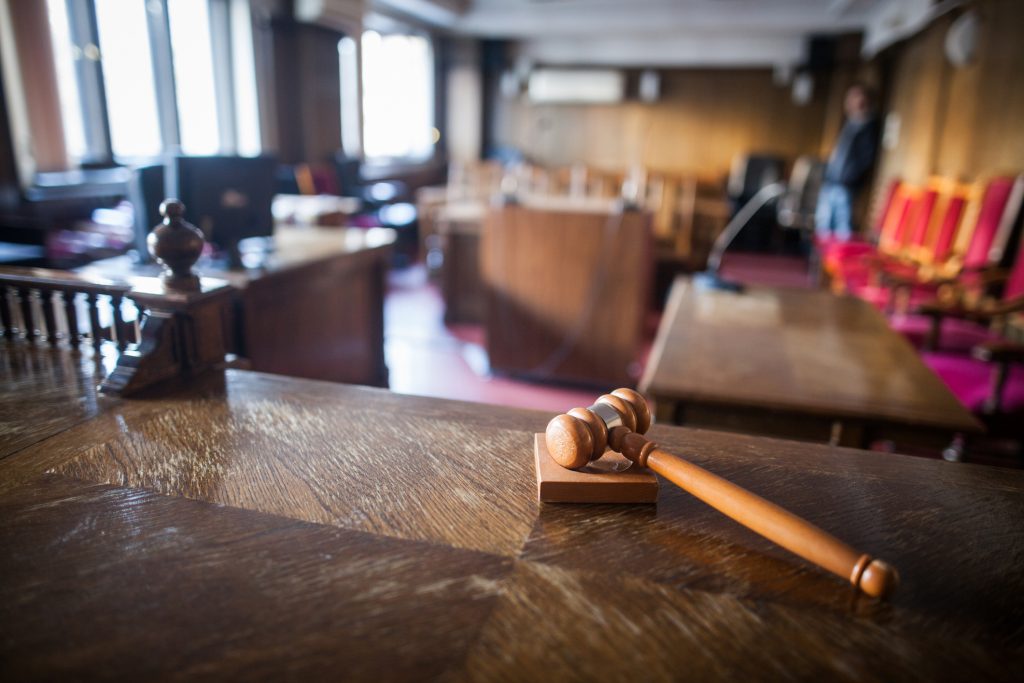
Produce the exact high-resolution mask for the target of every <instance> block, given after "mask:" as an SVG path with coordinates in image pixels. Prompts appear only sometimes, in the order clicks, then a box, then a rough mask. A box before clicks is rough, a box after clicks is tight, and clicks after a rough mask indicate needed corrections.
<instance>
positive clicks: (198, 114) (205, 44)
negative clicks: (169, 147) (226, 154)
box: [167, 0, 220, 155]
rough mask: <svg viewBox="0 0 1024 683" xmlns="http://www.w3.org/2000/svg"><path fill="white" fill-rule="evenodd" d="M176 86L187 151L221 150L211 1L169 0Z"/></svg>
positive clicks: (179, 120)
mask: <svg viewBox="0 0 1024 683" xmlns="http://www.w3.org/2000/svg"><path fill="white" fill-rule="evenodd" d="M167 15H168V19H169V23H170V29H171V55H172V58H173V60H174V87H175V91H176V95H177V101H178V102H177V103H178V127H179V133H180V136H181V150H182V151H183V152H184V153H185V154H195V155H204V154H216V153H217V152H218V151H220V129H219V127H218V125H217V93H216V88H215V85H214V81H213V78H214V77H213V48H212V47H211V43H210V7H209V2H208V0H168V2H167Z"/></svg>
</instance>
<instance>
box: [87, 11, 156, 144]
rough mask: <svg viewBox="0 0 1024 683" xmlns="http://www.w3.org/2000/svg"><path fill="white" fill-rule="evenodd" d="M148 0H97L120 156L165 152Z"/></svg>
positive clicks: (109, 103) (109, 104) (109, 110)
mask: <svg viewBox="0 0 1024 683" xmlns="http://www.w3.org/2000/svg"><path fill="white" fill-rule="evenodd" d="M148 25H149V20H148V18H147V17H146V3H144V2H125V1H124V0H96V27H97V29H98V32H99V48H100V62H101V63H102V65H103V84H104V89H105V91H106V96H107V116H108V120H109V122H110V144H111V147H112V148H113V152H114V155H115V156H118V157H152V156H156V155H158V154H160V150H161V148H162V147H163V145H162V142H161V139H160V119H159V118H158V114H157V103H156V79H155V78H154V77H153V62H152V60H151V58H150V55H151V54H152V52H153V51H152V49H151V47H150V42H149V31H148Z"/></svg>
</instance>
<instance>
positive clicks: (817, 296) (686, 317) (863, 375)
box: [640, 277, 982, 449]
mask: <svg viewBox="0 0 1024 683" xmlns="http://www.w3.org/2000/svg"><path fill="white" fill-rule="evenodd" d="M640 390H641V391H643V392H645V393H646V394H647V395H648V396H650V397H651V398H653V399H654V400H655V401H656V402H657V416H658V419H660V420H663V421H668V422H674V423H676V424H690V425H694V426H703V427H711V428H715V429H727V430H730V431H742V432H747V433H762V434H770V435H776V436H784V437H788V438H800V439H807V440H811V441H821V442H828V441H830V440H833V441H838V442H839V443H841V444H842V445H848V446H858V447H866V446H867V445H868V444H870V443H871V442H872V441H875V440H878V439H891V440H893V441H894V442H895V443H896V444H897V446H899V445H900V444H904V443H905V444H914V445H922V446H928V447H934V448H939V449H941V448H942V447H944V446H946V445H948V444H949V442H950V440H951V439H952V438H953V436H954V435H955V434H957V433H966V434H971V433H976V432H980V431H981V430H982V426H981V424H980V423H979V422H978V421H977V420H976V419H975V418H974V417H973V416H972V415H971V414H970V413H969V412H968V411H967V410H966V409H965V408H964V407H963V406H962V405H961V404H960V403H959V401H957V399H956V397H955V396H953V394H952V393H951V392H950V391H949V389H948V388H946V386H945V385H944V384H943V383H942V381H941V380H940V379H939V378H938V377H937V376H936V375H935V373H933V372H932V371H931V370H929V369H928V368H927V367H926V366H925V365H924V363H923V362H921V360H920V358H919V357H918V355H917V352H916V351H915V350H914V349H913V348H912V347H911V346H910V344H909V343H907V341H906V340H905V339H904V338H903V337H902V336H900V335H899V334H897V333H896V332H894V331H893V330H892V329H890V328H889V326H888V324H886V321H885V318H884V317H883V316H882V314H881V313H879V312H878V311H877V310H876V309H874V308H873V307H872V306H871V305H870V304H867V303H865V302H863V301H861V300H860V299H856V298H853V297H838V296H835V295H833V294H831V293H828V292H824V291H812V290H798V289H767V288H758V287H754V288H750V289H748V290H747V291H746V292H745V293H743V294H735V293H730V292H722V291H710V290H701V289H698V288H697V287H696V286H694V285H693V284H692V283H691V282H690V280H689V279H688V278H686V277H680V278H677V279H676V281H675V284H674V285H673V288H672V292H671V295H670V297H669V302H668V305H667V306H666V308H665V314H664V317H663V318H662V322H661V326H660V328H659V330H658V336H657V338H656V339H655V343H654V348H653V349H652V351H651V357H650V360H649V362H648V365H647V368H646V370H645V372H644V375H643V378H642V379H641V381H640Z"/></svg>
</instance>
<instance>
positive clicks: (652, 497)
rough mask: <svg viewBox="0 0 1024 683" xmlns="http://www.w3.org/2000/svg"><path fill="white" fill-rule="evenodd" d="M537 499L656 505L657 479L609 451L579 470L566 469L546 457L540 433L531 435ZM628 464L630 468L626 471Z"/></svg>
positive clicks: (550, 501) (650, 472) (554, 501)
mask: <svg viewBox="0 0 1024 683" xmlns="http://www.w3.org/2000/svg"><path fill="white" fill-rule="evenodd" d="M533 454H534V460H535V462H536V465H537V496H538V498H539V499H540V501H541V502H542V503H655V502H657V500H658V478H657V477H656V476H655V475H654V472H652V471H651V470H649V469H645V468H640V467H638V466H637V465H634V464H632V463H631V462H630V461H629V460H627V459H626V458H624V457H622V456H621V455H619V454H618V453H614V452H612V451H608V452H607V453H605V454H604V455H603V456H602V457H601V458H600V459H598V460H595V461H594V462H592V463H590V464H589V465H587V466H586V467H584V468H583V469H582V470H567V469H566V468H564V467H562V466H561V465H559V464H558V463H556V462H555V461H554V460H552V459H551V456H550V455H548V449H547V446H546V445H545V444H544V435H543V434H534V436H533ZM627 465H628V466H629V467H628V469H627Z"/></svg>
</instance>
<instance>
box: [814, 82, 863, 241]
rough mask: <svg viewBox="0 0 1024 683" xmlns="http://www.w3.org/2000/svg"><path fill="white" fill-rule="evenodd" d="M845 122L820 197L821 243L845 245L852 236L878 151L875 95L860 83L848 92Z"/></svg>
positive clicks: (817, 218)
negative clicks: (856, 203)
mask: <svg viewBox="0 0 1024 683" xmlns="http://www.w3.org/2000/svg"><path fill="white" fill-rule="evenodd" d="M843 104H844V109H845V111H846V122H845V123H844V124H843V129H842V130H841V131H840V132H839V139H838V140H836V146H835V148H834V149H833V150H832V154H831V156H829V159H828V165H827V166H826V167H825V178H824V182H823V183H822V186H821V193H820V194H819V195H818V207H817V210H816V211H815V214H814V229H815V233H816V234H817V236H818V239H828V238H829V237H832V236H835V238H836V239H838V240H841V241H843V242H845V241H847V240H849V239H850V235H851V234H852V232H853V227H852V225H851V220H852V218H851V214H852V211H853V202H854V199H856V197H857V193H858V192H859V191H860V189H861V187H862V186H863V184H864V181H865V180H867V177H868V175H869V173H870V171H871V167H872V166H874V164H875V154H876V151H877V148H878V117H877V116H876V115H875V107H874V102H873V101H872V92H871V90H870V89H869V88H868V86H866V85H864V84H862V83H857V84H854V85H852V86H851V87H850V89H849V90H847V91H846V100H845V101H844V103H843Z"/></svg>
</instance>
